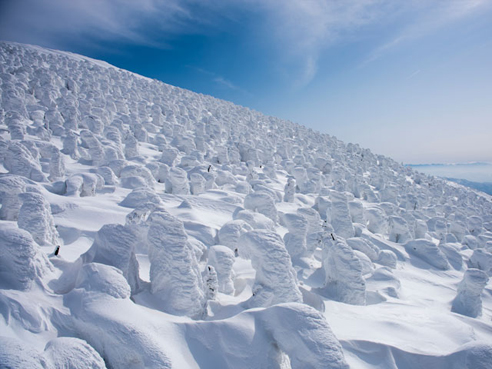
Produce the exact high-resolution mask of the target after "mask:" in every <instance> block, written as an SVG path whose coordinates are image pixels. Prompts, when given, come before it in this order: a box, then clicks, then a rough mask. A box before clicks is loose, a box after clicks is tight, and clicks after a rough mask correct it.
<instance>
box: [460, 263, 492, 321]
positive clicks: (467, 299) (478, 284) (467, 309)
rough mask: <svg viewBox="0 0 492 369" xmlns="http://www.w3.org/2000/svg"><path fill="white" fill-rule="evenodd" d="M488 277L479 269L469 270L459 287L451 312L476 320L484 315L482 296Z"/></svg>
mask: <svg viewBox="0 0 492 369" xmlns="http://www.w3.org/2000/svg"><path fill="white" fill-rule="evenodd" d="M488 280H489V277H488V275H487V274H486V273H485V272H483V271H482V270H479V269H467V270H466V272H465V274H464V275H463V280H462V281H461V283H460V284H459V286H458V294H457V295H456V297H455V299H454V300H453V304H452V308H451V311H453V312H455V313H458V314H462V315H467V316H470V317H472V318H476V317H478V316H479V315H481V314H482V298H481V294H482V291H483V289H484V288H485V286H486V285H487V282H488Z"/></svg>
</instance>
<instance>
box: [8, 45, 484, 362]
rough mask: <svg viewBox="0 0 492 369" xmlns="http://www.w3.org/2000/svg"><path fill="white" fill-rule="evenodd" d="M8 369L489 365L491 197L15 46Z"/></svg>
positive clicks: (77, 60) (241, 112)
mask: <svg viewBox="0 0 492 369" xmlns="http://www.w3.org/2000/svg"><path fill="white" fill-rule="evenodd" d="M0 83H1V85H0V94H1V100H0V102H1V105H0V204H1V206H0V367H2V368H3V367H5V368H38V367H39V368H104V367H108V368H214V369H215V368H235V369H236V368H279V369H280V368H282V369H286V368H302V369H305V368H348V367H352V368H442V369H444V368H446V369H447V368H456V369H458V368H469V369H486V368H488V369H490V368H492V285H491V282H490V277H491V276H492V202H491V198H490V197H487V196H486V195H485V194H482V193H478V192H475V191H473V190H471V189H467V188H465V187H462V186H460V185H457V184H453V183H450V182H447V181H445V180H441V179H436V178H434V177H429V176H427V175H424V174H421V173H418V172H415V171H413V170H412V169H410V168H408V167H403V166H401V165H399V164H398V163H396V162H395V161H393V160H391V159H389V158H387V157H384V156H381V155H375V154H373V153H372V152H370V151H369V150H367V149H363V148H361V147H359V146H358V145H354V144H345V143H343V142H341V141H339V140H338V139H336V138H335V137H332V136H329V135H327V134H321V133H319V132H314V131H312V130H310V129H307V128H305V127H303V126H300V125H297V124H294V123H291V122H288V121H283V120H280V119H277V118H274V117H268V116H265V115H262V114H260V113H258V112H255V111H252V110H249V109H247V108H244V107H240V106H236V105H233V104H232V103H229V102H225V101H221V100H217V99H215V98H213V97H210V96H204V95H200V94H196V93H193V92H190V91H186V90H183V89H180V88H177V87H173V86H169V85H166V84H164V83H162V82H159V81H156V80H150V79H148V78H144V77H141V76H138V75H135V74H132V73H130V72H127V71H124V70H121V69H118V68H115V67H113V66H111V65H109V64H106V63H104V62H99V61H95V60H91V59H89V58H85V57H83V56H78V55H74V54H70V53H65V52H59V51H53V50H47V49H43V48H40V47H33V46H26V45H19V44H13V43H1V44H0Z"/></svg>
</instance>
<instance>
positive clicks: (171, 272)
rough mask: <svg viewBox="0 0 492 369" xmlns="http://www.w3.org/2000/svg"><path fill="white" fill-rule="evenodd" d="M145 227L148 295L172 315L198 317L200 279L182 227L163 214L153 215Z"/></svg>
mask: <svg viewBox="0 0 492 369" xmlns="http://www.w3.org/2000/svg"><path fill="white" fill-rule="evenodd" d="M148 223H149V231H148V242H149V259H150V286H151V292H152V293H153V294H154V295H155V296H156V297H158V298H159V299H160V300H161V301H163V302H165V304H166V309H167V310H168V311H169V312H170V313H172V314H178V315H188V316H190V317H197V316H200V315H201V314H202V313H203V302H204V301H203V299H204V296H203V291H202V283H201V275H200V271H199V269H198V261H197V260H196V257H195V254H194V252H193V249H192V246H191V245H190V243H189V242H188V238H187V235H186V233H185V230H184V227H183V223H182V222H181V221H180V220H178V219H177V218H175V217H173V216H172V215H171V214H169V213H167V212H166V211H156V212H154V213H152V214H151V215H150V217H149V219H148Z"/></svg>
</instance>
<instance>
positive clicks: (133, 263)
mask: <svg viewBox="0 0 492 369" xmlns="http://www.w3.org/2000/svg"><path fill="white" fill-rule="evenodd" d="M138 242H139V238H138V235H137V234H136V233H135V232H134V231H133V230H132V229H131V228H130V227H127V226H122V225H120V224H105V225H104V226H103V227H102V228H101V229H100V230H99V231H98V232H97V233H96V237H95V239H94V243H93V244H92V246H91V248H90V249H89V251H87V252H86V253H85V254H84V256H83V259H84V262H86V263H87V262H94V263H101V264H107V265H112V266H114V267H116V268H118V269H120V270H121V271H122V272H123V276H124V277H125V278H126V280H127V281H128V284H129V285H130V287H131V290H132V293H136V292H138V291H139V289H140V278H139V274H138V262H137V258H136V256H135V247H136V245H137V244H138Z"/></svg>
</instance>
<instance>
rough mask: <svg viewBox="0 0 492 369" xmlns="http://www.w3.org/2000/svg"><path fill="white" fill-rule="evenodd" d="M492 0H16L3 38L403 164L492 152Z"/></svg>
mask: <svg viewBox="0 0 492 369" xmlns="http://www.w3.org/2000/svg"><path fill="white" fill-rule="evenodd" d="M491 17H492V1H490V0H452V1H449V0H435V1H421V0H410V1H405V2H403V1H397V2H396V1H390V0H348V1H343V2H340V1H334V0H326V1H321V0H305V1H294V0H286V1H282V2H279V1H274V0H266V1H259V0H232V1H225V0H222V1H197V0H170V1H157V0H146V1H138V2H134V1H130V0H108V1H96V0H73V1H70V2H67V1H63V0H46V1H42V2H40V1H35V0H18V1H3V2H0V39H3V40H8V41H17V42H24V43H31V44H37V45H41V46H45V47H51V48H55V49H61V50H67V51H72V52H76V53H80V54H83V55H87V56H90V57H93V58H97V59H102V60H105V61H108V62H109V63H111V64H114V65H116V66H118V67H121V68H125V69H128V70H131V71H133V72H136V73H139V74H142V75H145V76H148V77H152V78H157V79H160V80H162V81H164V82H166V83H170V84H173V85H176V86H179V87H183V88H187V89H190V90H193V91H196V92H200V93H205V94H210V95H213V96H215V97H218V98H222V99H225V100H230V101H233V102H234V103H237V104H240V105H244V106H248V107H251V108H254V109H256V110H259V111H261V112H264V113H266V114H270V115H275V116H278V117H281V118H284V119H289V120H292V121H296V122H298V123H300V124H303V125H306V126H308V127H311V128H313V129H316V130H319V131H321V132H325V133H329V134H331V135H335V136H337V137H338V138H340V139H342V140H344V141H346V142H354V143H359V144H360V145H361V146H363V147H368V148H370V149H372V150H373V151H374V152H376V153H381V154H385V155H388V156H391V157H393V158H394V159H396V160H398V161H402V162H405V163H426V162H464V161H492V150H491V149H490V139H491V138H492V104H491V99H492V71H491V67H490V65H492V23H491V22H490V19H491Z"/></svg>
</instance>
